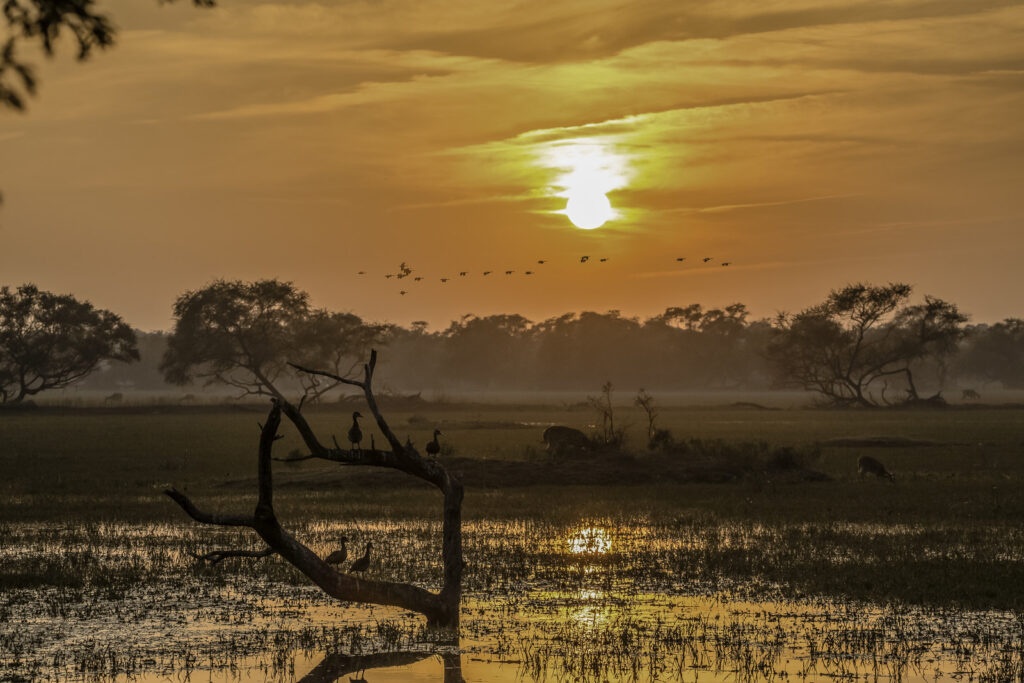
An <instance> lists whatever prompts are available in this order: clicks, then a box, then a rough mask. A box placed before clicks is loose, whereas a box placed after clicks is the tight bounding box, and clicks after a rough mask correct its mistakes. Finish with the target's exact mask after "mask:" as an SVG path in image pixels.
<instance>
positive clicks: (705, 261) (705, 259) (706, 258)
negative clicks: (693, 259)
mask: <svg viewBox="0 0 1024 683" xmlns="http://www.w3.org/2000/svg"><path fill="white" fill-rule="evenodd" d="M713 258H714V256H705V257H704V263H707V262H708V261H710V260H711V259H713Z"/></svg>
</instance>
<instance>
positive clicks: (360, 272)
mask: <svg viewBox="0 0 1024 683" xmlns="http://www.w3.org/2000/svg"><path fill="white" fill-rule="evenodd" d="M356 275H366V271H365V270H360V271H359V272H358V273H356Z"/></svg>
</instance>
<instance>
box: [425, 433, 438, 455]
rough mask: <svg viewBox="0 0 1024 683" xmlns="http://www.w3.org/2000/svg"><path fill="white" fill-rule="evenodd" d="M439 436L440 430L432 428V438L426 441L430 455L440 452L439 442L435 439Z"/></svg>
mask: <svg viewBox="0 0 1024 683" xmlns="http://www.w3.org/2000/svg"><path fill="white" fill-rule="evenodd" d="M439 436H441V430H440V429H435V430H434V438H433V440H431V441H428V442H427V453H428V454H430V455H437V454H438V453H440V452H441V442H439V441H438V440H437V437H439Z"/></svg>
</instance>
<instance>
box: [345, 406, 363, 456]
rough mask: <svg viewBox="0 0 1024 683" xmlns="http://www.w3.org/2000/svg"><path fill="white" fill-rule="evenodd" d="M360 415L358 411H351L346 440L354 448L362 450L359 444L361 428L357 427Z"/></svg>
mask: <svg viewBox="0 0 1024 683" xmlns="http://www.w3.org/2000/svg"><path fill="white" fill-rule="evenodd" d="M361 417H362V415H360V414H359V411H358V410H357V411H356V412H354V413H352V426H351V427H349V428H348V442H349V443H350V444H352V446H353V447H354V448H355V450H362V449H361V448H360V447H359V444H360V443H362V441H363V430H362V429H360V428H359V418H361Z"/></svg>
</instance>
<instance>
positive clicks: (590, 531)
mask: <svg viewBox="0 0 1024 683" xmlns="http://www.w3.org/2000/svg"><path fill="white" fill-rule="evenodd" d="M611 549H612V539H611V536H609V534H608V532H607V531H606V530H605V529H601V528H597V527H588V528H586V529H580V530H579V531H577V532H576V533H575V534H574V535H573V536H572V537H571V538H570V539H569V551H570V552H572V553H573V554H577V555H583V554H586V555H603V554H604V553H607V552H609V551H610V550H611Z"/></svg>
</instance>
